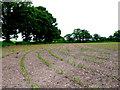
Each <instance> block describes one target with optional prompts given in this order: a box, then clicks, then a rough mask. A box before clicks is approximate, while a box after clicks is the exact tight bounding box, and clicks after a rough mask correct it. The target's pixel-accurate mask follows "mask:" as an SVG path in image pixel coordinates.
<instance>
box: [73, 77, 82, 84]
mask: <svg viewBox="0 0 120 90" xmlns="http://www.w3.org/2000/svg"><path fill="white" fill-rule="evenodd" d="M73 81H75V82H77V83H78V84H82V81H81V79H80V78H77V77H75V76H74V77H73Z"/></svg>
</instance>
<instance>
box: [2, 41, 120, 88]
mask: <svg viewBox="0 0 120 90" xmlns="http://www.w3.org/2000/svg"><path fill="white" fill-rule="evenodd" d="M0 61H1V63H2V85H1V86H2V88H117V87H118V85H119V84H118V82H119V76H118V70H119V69H120V67H119V66H118V44H117V43H95V44H93V43H91V44H43V45H24V46H22V45H21V46H9V47H5V48H2V57H1V60H0Z"/></svg>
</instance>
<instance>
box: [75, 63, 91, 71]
mask: <svg viewBox="0 0 120 90" xmlns="http://www.w3.org/2000/svg"><path fill="white" fill-rule="evenodd" d="M77 66H78V67H81V68H83V69H86V70H88V69H89V68H88V67H87V66H85V65H83V64H78V65H77Z"/></svg>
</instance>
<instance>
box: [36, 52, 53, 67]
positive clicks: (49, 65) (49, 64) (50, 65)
mask: <svg viewBox="0 0 120 90" xmlns="http://www.w3.org/2000/svg"><path fill="white" fill-rule="evenodd" d="M37 57H38V58H39V59H41V60H42V61H43V62H44V63H45V64H46V65H47V66H48V67H52V64H51V63H50V62H48V61H46V60H45V59H44V58H43V57H41V56H40V52H38V56H37Z"/></svg>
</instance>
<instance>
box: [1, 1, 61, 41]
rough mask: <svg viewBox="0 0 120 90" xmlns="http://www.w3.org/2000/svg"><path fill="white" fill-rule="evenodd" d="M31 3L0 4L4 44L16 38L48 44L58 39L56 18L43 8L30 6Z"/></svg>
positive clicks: (59, 32)
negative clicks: (0, 6)
mask: <svg viewBox="0 0 120 90" xmlns="http://www.w3.org/2000/svg"><path fill="white" fill-rule="evenodd" d="M31 4H32V3H31V2H2V16H3V17H2V22H3V27H2V37H3V38H4V39H5V41H6V42H10V39H11V38H15V39H17V38H18V35H17V34H18V33H22V38H23V41H26V42H30V40H32V37H33V41H36V42H49V43H51V42H52V41H53V40H55V39H59V38H60V34H61V31H60V30H59V29H58V28H57V23H56V18H54V17H53V16H52V14H51V13H49V12H48V11H47V10H46V8H45V7H43V6H38V7H34V6H31Z"/></svg>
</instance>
